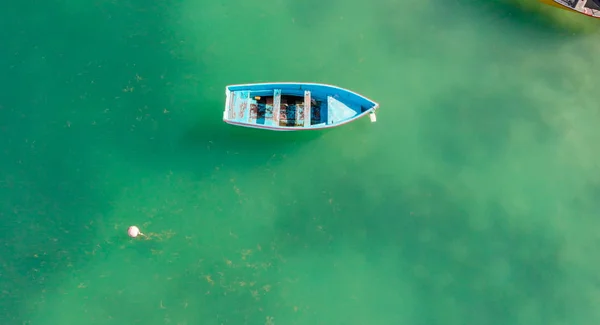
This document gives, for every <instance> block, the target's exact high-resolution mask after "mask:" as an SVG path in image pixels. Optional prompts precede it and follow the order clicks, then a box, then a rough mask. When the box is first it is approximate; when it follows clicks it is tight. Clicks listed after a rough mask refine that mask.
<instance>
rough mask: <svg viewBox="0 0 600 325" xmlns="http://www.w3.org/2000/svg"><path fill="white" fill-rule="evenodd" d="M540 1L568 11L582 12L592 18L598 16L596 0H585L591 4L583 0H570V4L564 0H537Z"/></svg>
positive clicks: (599, 15)
mask: <svg viewBox="0 0 600 325" xmlns="http://www.w3.org/2000/svg"><path fill="white" fill-rule="evenodd" d="M539 1H540V2H541V3H543V4H546V5H549V6H552V7H556V8H560V9H563V10H566V11H569V12H574V13H578V14H582V15H585V16H588V17H592V18H600V10H599V7H598V4H599V2H598V1H597V0H587V1H589V2H590V3H591V5H589V6H587V5H586V2H585V0H572V1H574V2H573V4H572V5H569V4H568V3H567V2H565V0H539Z"/></svg>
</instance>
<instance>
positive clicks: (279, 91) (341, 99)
mask: <svg viewBox="0 0 600 325" xmlns="http://www.w3.org/2000/svg"><path fill="white" fill-rule="evenodd" d="M225 94H226V101H225V111H224V112H223V121H225V122H226V123H229V124H232V125H239V126H245V127H251V128H258V129H267V130H274V131H300V130H318V129H326V128H332V127H336V126H340V125H343V124H347V123H350V122H352V121H355V120H357V119H359V118H361V117H364V116H366V115H369V116H370V117H371V122H375V121H376V120H377V119H376V116H375V110H376V109H377V108H379V104H377V103H376V102H374V101H372V100H370V99H368V98H367V97H364V96H362V95H359V94H357V93H355V92H352V91H350V90H347V89H343V88H340V87H336V86H332V85H326V84H318V83H301V82H276V83H253V84H241V85H229V86H227V87H226V88H225Z"/></svg>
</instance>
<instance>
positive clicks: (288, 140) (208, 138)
mask: <svg viewBox="0 0 600 325" xmlns="http://www.w3.org/2000/svg"><path fill="white" fill-rule="evenodd" d="M329 131H330V130H314V131H311V132H283V131H281V132H273V131H266V130H260V129H253V128H240V127H236V126H232V125H228V124H226V123H224V122H223V121H222V120H221V119H217V118H214V117H212V116H211V118H207V119H202V120H201V121H199V122H197V123H195V124H193V125H192V126H191V127H189V128H188V129H187V130H185V131H184V132H183V135H182V137H181V139H180V140H179V146H180V147H181V148H180V149H182V150H183V151H185V152H187V153H188V154H189V155H191V156H196V157H197V158H198V159H202V162H203V164H204V165H206V164H212V165H226V166H229V167H236V168H237V167H239V168H253V167H255V166H260V165H264V164H266V163H267V162H268V161H269V160H270V159H271V158H272V157H273V155H286V154H291V153H293V152H295V151H297V150H298V149H299V148H301V147H303V146H305V145H307V144H308V143H310V142H312V141H314V140H317V139H319V138H320V137H322V136H323V135H324V134H326V133H327V132H329ZM192 160H196V159H192Z"/></svg>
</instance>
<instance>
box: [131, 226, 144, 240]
mask: <svg viewBox="0 0 600 325" xmlns="http://www.w3.org/2000/svg"><path fill="white" fill-rule="evenodd" d="M127 234H128V235H129V237H131V238H135V237H137V236H144V234H142V232H141V231H140V228H138V227H136V226H131V227H129V229H127Z"/></svg>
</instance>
